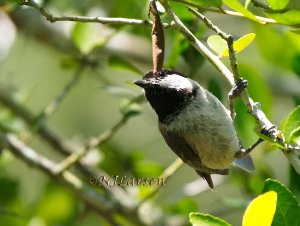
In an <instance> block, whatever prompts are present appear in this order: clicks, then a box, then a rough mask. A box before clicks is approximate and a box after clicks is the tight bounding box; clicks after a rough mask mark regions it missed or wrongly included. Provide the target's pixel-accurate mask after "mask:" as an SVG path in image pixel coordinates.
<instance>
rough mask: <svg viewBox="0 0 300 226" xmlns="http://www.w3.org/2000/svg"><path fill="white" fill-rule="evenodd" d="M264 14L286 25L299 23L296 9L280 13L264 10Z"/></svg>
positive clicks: (299, 12) (299, 13)
mask: <svg viewBox="0 0 300 226" xmlns="http://www.w3.org/2000/svg"><path fill="white" fill-rule="evenodd" d="M265 14H266V15H267V16H268V17H270V18H272V19H274V20H276V21H278V22H279V23H281V24H286V25H297V24H300V11H299V10H296V9H290V10H287V11H285V12H282V13H277V12H273V11H265Z"/></svg>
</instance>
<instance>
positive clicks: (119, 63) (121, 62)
mask: <svg viewBox="0 0 300 226" xmlns="http://www.w3.org/2000/svg"><path fill="white" fill-rule="evenodd" d="M108 65H109V66H110V67H113V68H119V69H122V70H128V71H131V72H134V73H136V74H138V75H141V74H143V72H142V71H141V70H140V69H138V68H137V67H136V66H134V65H133V64H131V63H130V62H129V61H127V60H125V59H124V58H123V57H120V56H115V55H113V56H111V57H110V58H109V59H108Z"/></svg>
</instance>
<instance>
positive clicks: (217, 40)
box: [207, 35, 227, 56]
mask: <svg viewBox="0 0 300 226" xmlns="http://www.w3.org/2000/svg"><path fill="white" fill-rule="evenodd" d="M207 44H208V45H209V47H210V48H211V49H212V50H213V51H215V52H216V53H217V54H218V55H219V56H221V54H222V53H223V52H224V50H225V49H226V48H227V42H226V41H225V40H224V39H223V38H221V37H220V36H219V35H211V36H209V37H208V38H207Z"/></svg>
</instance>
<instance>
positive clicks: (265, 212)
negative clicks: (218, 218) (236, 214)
mask: <svg viewBox="0 0 300 226" xmlns="http://www.w3.org/2000/svg"><path fill="white" fill-rule="evenodd" d="M276 202H277V193H276V192H274V191H269V192H266V193H264V194H262V195H260V196H258V197H257V198H255V199H253V200H252V202H251V203H250V204H249V206H248V207H247V209H246V211H245V214H244V217H243V226H253V225H260V226H271V223H272V221H273V217H274V214H275V210H276Z"/></svg>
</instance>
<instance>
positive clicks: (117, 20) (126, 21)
mask: <svg viewBox="0 0 300 226" xmlns="http://www.w3.org/2000/svg"><path fill="white" fill-rule="evenodd" d="M20 5H24V6H30V7H33V8H35V9H36V10H38V11H39V12H40V13H41V15H43V16H44V17H45V18H46V19H47V20H48V21H50V22H51V23H54V22H58V21H76V22H82V23H100V24H110V25H114V24H117V25H121V24H123V25H136V26H137V25H142V26H152V21H150V20H139V19H131V18H121V17H100V16H95V17H89V16H54V15H53V14H52V13H50V12H49V11H48V10H46V9H45V8H43V7H41V6H39V5H38V4H37V3H36V2H35V1H33V0H22V1H21V2H20ZM163 25H164V27H170V26H172V24H167V23H164V24H163Z"/></svg>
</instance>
